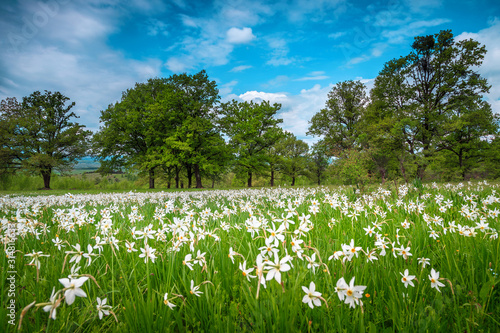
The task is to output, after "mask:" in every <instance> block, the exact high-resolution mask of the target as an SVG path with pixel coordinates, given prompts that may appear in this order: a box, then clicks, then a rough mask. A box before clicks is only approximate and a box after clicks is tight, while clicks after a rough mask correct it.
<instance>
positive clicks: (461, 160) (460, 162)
mask: <svg viewBox="0 0 500 333" xmlns="http://www.w3.org/2000/svg"><path fill="white" fill-rule="evenodd" d="M458 165H459V166H460V172H461V173H462V179H463V180H466V179H465V176H466V174H465V168H464V152H463V149H461V148H460V150H459V151H458Z"/></svg>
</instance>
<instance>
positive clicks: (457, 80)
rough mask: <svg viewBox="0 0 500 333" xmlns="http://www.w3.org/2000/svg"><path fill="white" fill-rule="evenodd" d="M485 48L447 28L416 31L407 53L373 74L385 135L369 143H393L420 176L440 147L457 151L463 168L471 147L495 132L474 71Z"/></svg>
mask: <svg viewBox="0 0 500 333" xmlns="http://www.w3.org/2000/svg"><path fill="white" fill-rule="evenodd" d="M485 53H486V49H485V47H484V46H481V45H480V44H479V43H478V42H477V41H474V40H471V39H468V40H461V41H455V40H454V38H453V34H452V33H451V31H449V30H443V31H441V32H440V33H438V34H435V35H428V36H419V37H415V41H414V43H413V44H412V51H411V52H410V54H408V55H407V56H404V57H401V58H398V59H393V60H391V61H389V62H387V63H386V64H385V65H384V68H383V69H382V71H381V72H380V74H379V76H378V77H377V78H376V80H375V86H374V88H373V90H372V94H371V96H372V103H373V108H372V112H375V113H376V115H375V117H378V118H379V123H378V124H377V125H376V126H378V127H379V129H380V130H384V131H385V133H387V134H388V135H384V134H382V133H379V134H376V135H375V140H374V141H372V143H373V144H375V145H377V141H378V143H379V144H378V146H379V147H381V146H382V145H380V143H387V144H388V146H389V147H393V148H394V152H395V158H396V159H399V161H400V163H401V165H404V164H405V162H406V161H407V160H408V158H409V159H411V163H413V164H414V165H415V166H416V167H417V176H418V177H420V178H422V177H423V176H424V174H425V171H426V168H427V166H428V165H429V163H430V162H431V159H432V158H433V157H434V156H435V155H436V154H437V153H438V152H439V151H442V150H449V151H450V152H453V153H454V154H456V155H457V159H458V163H456V164H458V166H459V168H460V169H461V172H462V174H465V172H467V170H468V169H470V166H469V165H467V162H465V161H464V159H465V160H467V159H474V158H475V157H476V156H475V154H471V152H472V151H473V150H474V148H472V147H477V144H478V143H479V142H480V138H481V137H483V136H485V135H489V134H493V133H494V132H495V126H494V123H493V122H492V121H493V119H494V117H493V115H492V113H491V109H490V107H489V105H488V104H487V103H485V102H483V101H482V95H483V94H485V93H487V92H488V90H489V86H488V84H487V81H486V79H484V78H482V77H481V76H480V75H479V74H478V73H477V67H478V66H480V65H481V63H482V60H483V58H484V54H485ZM377 113H379V114H377ZM373 118H374V117H373V116H372V119H373ZM386 148H387V146H386ZM407 156H408V157H407ZM405 178H406V176H405Z"/></svg>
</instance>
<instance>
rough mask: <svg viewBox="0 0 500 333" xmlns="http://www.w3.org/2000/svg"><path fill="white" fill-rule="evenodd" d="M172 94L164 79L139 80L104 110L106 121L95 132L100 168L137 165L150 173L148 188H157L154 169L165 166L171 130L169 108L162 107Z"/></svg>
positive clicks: (114, 168) (95, 153) (112, 168)
mask: <svg viewBox="0 0 500 333" xmlns="http://www.w3.org/2000/svg"><path fill="white" fill-rule="evenodd" d="M172 96H173V94H172V91H171V89H169V87H168V85H167V84H166V80H165V79H162V78H155V79H149V80H148V81H147V82H146V83H136V85H135V87H134V88H133V89H128V90H127V91H125V92H123V94H122V98H121V101H119V102H116V103H115V104H111V105H109V107H108V108H107V109H106V110H103V111H101V117H100V120H101V122H102V123H103V126H101V128H100V130H99V132H97V133H96V134H95V135H94V138H93V142H94V152H93V154H94V156H96V157H97V158H98V159H99V160H100V162H101V170H103V171H105V172H109V171H111V170H116V169H117V168H121V167H137V168H139V169H140V170H144V171H146V172H148V175H149V188H154V186H155V184H154V179H155V169H156V168H157V167H159V166H161V165H162V160H163V155H162V147H163V144H164V139H165V137H166V133H168V132H169V131H171V130H172V126H171V125H170V124H169V123H168V122H167V119H168V115H169V114H168V112H169V108H168V107H166V106H165V105H163V108H162V107H160V106H159V102H160V101H168V100H169V99H170V98H171V97H172Z"/></svg>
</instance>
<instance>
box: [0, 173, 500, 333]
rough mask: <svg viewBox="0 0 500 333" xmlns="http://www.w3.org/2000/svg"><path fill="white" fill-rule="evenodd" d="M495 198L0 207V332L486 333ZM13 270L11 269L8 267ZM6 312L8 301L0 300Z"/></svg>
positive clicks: (163, 198)
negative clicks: (11, 285) (10, 282)
mask: <svg viewBox="0 0 500 333" xmlns="http://www.w3.org/2000/svg"><path fill="white" fill-rule="evenodd" d="M497 189H498V185H496V184H488V183H487V182H486V181H484V182H479V183H460V184H444V185H437V184H431V185H425V186H424V187H423V188H420V189H417V188H415V187H413V186H406V185H401V186H399V187H397V188H394V187H393V188H392V189H388V188H382V187H380V188H378V189H377V190H375V191H373V192H371V193H366V194H361V193H356V192H355V191H353V190H352V189H351V188H328V187H317V188H273V189H268V188H267V189H245V190H212V191H196V192H195V191H193V192H146V193H140V192H128V193H102V194H66V195H62V196H55V195H45V196H3V197H0V220H1V223H2V233H1V240H2V244H3V245H4V246H3V248H4V252H5V255H4V258H5V259H3V263H2V278H3V279H4V281H6V282H5V285H7V279H8V277H9V276H11V275H12V272H15V288H16V296H15V305H16V311H15V325H12V323H13V322H12V321H10V317H9V316H8V315H9V309H7V307H3V311H4V313H1V315H2V318H1V319H0V322H1V321H4V323H5V325H3V326H5V327H6V330H7V331H12V332H13V331H15V330H17V329H18V328H19V329H21V330H22V331H25V332H33V331H43V330H47V331H48V330H49V329H50V330H51V331H52V330H53V331H68V330H69V331H99V332H101V331H138V330H145V331H157V330H162V331H169V330H174V331H179V330H197V331H198V330H199V331H235V330H236V331H247V330H249V331H254V330H257V331H261V330H283V331H285V330H287V331H288V330H297V331H305V330H310V329H317V330H321V331H325V330H333V331H342V330H345V331H351V330H354V329H360V330H375V331H377V330H382V329H388V330H392V331H401V330H403V331H404V330H409V331H415V330H424V331H425V330H437V331H441V330H448V331H450V330H451V331H465V330H467V331H469V330H481V329H484V330H486V331H488V330H495V327H496V328H499V327H500V293H499V292H498V290H497V288H498V285H499V284H498V283H499V281H500V278H499V277H498V271H499V269H500V268H499V265H500V259H499V255H500V243H499V240H498V231H499V230H500V222H499V215H500V210H499V209H500V196H499V194H498V193H497ZM12 262H15V267H10V268H9V267H8V266H9V263H12ZM2 290H3V293H2V294H3V296H2V304H9V302H12V301H11V300H10V299H11V297H10V296H9V295H8V294H7V288H6V287H5V286H4V287H3V289H2Z"/></svg>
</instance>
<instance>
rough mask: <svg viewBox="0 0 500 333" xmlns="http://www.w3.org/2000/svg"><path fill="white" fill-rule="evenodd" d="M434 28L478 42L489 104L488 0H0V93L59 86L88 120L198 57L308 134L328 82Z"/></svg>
mask: <svg viewBox="0 0 500 333" xmlns="http://www.w3.org/2000/svg"><path fill="white" fill-rule="evenodd" d="M443 29H452V31H453V33H454V34H455V36H456V38H457V39H464V38H473V39H476V40H478V41H479V42H481V43H482V44H484V45H485V46H486V49H487V50H488V54H487V56H486V57H485V60H484V63H483V66H482V67H481V68H479V69H478V71H479V72H480V73H481V74H482V75H483V76H484V77H486V78H487V79H488V80H489V83H490V84H491V85H492V88H491V91H490V94H489V95H488V96H486V99H487V100H488V101H489V102H490V103H491V104H492V106H493V109H494V111H495V112H497V113H500V4H498V1H486V0H479V1H463V0H456V1H439V0H438V1H433V0H423V1H402V0H390V1H379V2H377V1H375V2H374V1H344V0H333V1H329V0H316V1H308V0H294V1H280V0H278V1H260V2H259V1H239V0H216V1H211V2H210V1H185V0H171V1H159V0H153V1H142V0H132V1H118V0H104V1H98V0H89V1H85V0H44V1H30V0H24V1H2V3H1V4H0V32H1V33H0V50H1V51H0V99H4V98H6V97H17V98H18V99H19V100H20V99H22V97H23V96H27V95H29V94H30V93H32V92H33V91H36V90H40V91H43V90H51V91H61V92H62V93H64V94H65V95H66V96H68V97H69V98H70V99H71V100H72V101H74V102H76V106H75V108H74V111H75V112H76V113H77V114H78V115H79V116H80V117H81V118H80V120H79V122H81V123H83V124H84V125H86V126H87V127H88V128H89V129H91V130H93V131H95V130H97V129H98V128H99V115H100V111H101V110H102V109H105V108H106V107H107V106H108V105H109V104H110V103H113V102H115V101H117V100H119V99H120V97H121V93H122V91H124V90H126V89H128V88H131V87H133V86H134V84H135V82H144V81H146V80H147V79H148V78H151V77H156V76H164V77H168V76H170V75H172V74H174V73H182V72H187V73H190V74H191V73H192V74H194V73H196V72H198V71H200V70H202V69H205V70H206V71H207V73H208V75H209V78H210V79H212V80H216V81H217V83H218V87H219V90H220V95H221V97H222V100H223V101H228V100H231V99H238V100H256V101H258V100H262V99H266V100H271V101H272V102H278V103H281V104H282V109H281V111H280V116H281V117H282V118H283V119H284V122H283V128H285V129H286V130H288V131H291V132H293V133H294V134H295V135H297V136H298V137H299V138H301V139H304V140H305V141H307V142H309V143H312V142H315V141H316V140H317V138H311V137H307V136H306V135H305V133H306V132H307V128H308V121H309V120H310V119H311V117H312V116H313V115H314V114H315V113H316V112H318V111H319V110H320V109H321V108H323V107H324V104H325V101H326V99H327V94H328V92H329V91H330V89H331V88H332V86H333V85H334V84H336V83H338V82H340V81H344V80H349V79H353V80H355V79H358V80H362V82H364V83H365V84H366V85H367V87H368V88H370V87H371V85H372V83H373V79H374V78H375V77H376V76H377V74H378V72H379V71H380V70H381V69H382V66H383V64H384V63H385V62H386V61H389V60H391V59H393V58H396V57H399V56H403V55H406V54H408V52H409V51H410V45H411V43H412V41H413V37H415V36H420V35H427V34H434V33H437V32H439V31H440V30H443Z"/></svg>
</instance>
